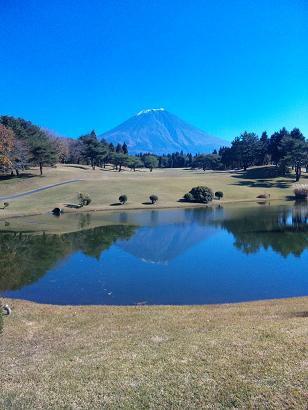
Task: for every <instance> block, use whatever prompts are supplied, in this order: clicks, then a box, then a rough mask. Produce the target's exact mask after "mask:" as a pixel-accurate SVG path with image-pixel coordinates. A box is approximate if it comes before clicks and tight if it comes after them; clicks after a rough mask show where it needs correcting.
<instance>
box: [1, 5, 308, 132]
mask: <svg viewBox="0 0 308 410" xmlns="http://www.w3.org/2000/svg"><path fill="white" fill-rule="evenodd" d="M0 21H1V25H0V49H1V56H0V113H1V114H10V115H14V116H20V117H24V118H26V119H29V120H31V121H33V122H34V123H37V124H39V125H41V126H44V127H47V128H49V129H51V130H54V131H56V132H57V133H59V134H62V135H66V136H72V137H77V136H78V135H80V134H82V133H84V132H86V131H88V130H91V129H95V130H96V131H97V133H101V132H103V131H107V130H109V129H110V128H112V127H114V126H116V125H118V124H119V123H120V122H122V121H124V120H125V119H127V118H128V117H130V116H131V115H133V114H134V113H136V112H137V111H140V110H141V109H144V108H157V107H164V108H166V109H167V110H169V111H170V112H172V113H174V114H176V115H178V116H179V117H181V118H183V119H184V120H186V121H188V122H190V123H191V124H193V125H196V126H198V127H199V128H201V129H203V130H205V131H207V132H209V133H211V134H213V135H216V136H220V137H223V138H227V139H231V138H233V137H235V136H236V135H238V134H239V133H240V132H242V131H244V130H249V131H250V130H251V131H256V132H258V133H260V132H261V131H262V130H264V129H266V130H268V131H269V132H272V131H274V130H275V129H278V128H280V127H282V126H286V127H288V128H291V127H295V126H298V127H300V128H301V129H302V131H303V132H304V133H305V135H306V137H308V1H307V0H254V1H251V0H229V1H228V0H70V1H69V0H52V1H49V0H0Z"/></svg>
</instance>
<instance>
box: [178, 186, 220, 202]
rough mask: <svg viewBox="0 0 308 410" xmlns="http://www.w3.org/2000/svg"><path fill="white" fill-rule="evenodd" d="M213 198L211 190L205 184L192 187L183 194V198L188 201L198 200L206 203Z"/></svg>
mask: <svg viewBox="0 0 308 410" xmlns="http://www.w3.org/2000/svg"><path fill="white" fill-rule="evenodd" d="M213 198H214V194H213V191H212V190H211V189H210V188H208V187H207V186H197V187H194V188H192V189H191V190H190V191H189V192H188V193H187V194H185V195H184V199H186V201H188V202H199V203H202V204H207V203H208V202H211V201H212V200H213Z"/></svg>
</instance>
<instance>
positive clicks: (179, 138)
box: [101, 108, 229, 154]
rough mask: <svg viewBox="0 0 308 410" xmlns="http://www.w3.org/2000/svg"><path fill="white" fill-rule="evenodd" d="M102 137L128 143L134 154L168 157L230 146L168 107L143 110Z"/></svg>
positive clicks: (110, 140) (114, 141) (115, 142)
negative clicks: (168, 109) (142, 153)
mask: <svg viewBox="0 0 308 410" xmlns="http://www.w3.org/2000/svg"><path fill="white" fill-rule="evenodd" d="M101 137H104V138H105V139H106V140H107V142H108V143H110V142H112V143H113V144H114V145H117V144H118V143H119V144H123V143H124V142H126V144H127V146H128V151H129V153H130V154H138V153H140V152H151V153H153V154H168V153H171V152H176V151H178V152H180V151H183V152H186V153H187V152H191V153H192V154H195V153H206V152H212V151H213V149H219V148H220V147H221V146H223V145H229V143H228V142H227V141H224V140H221V139H220V138H216V137H213V136H211V135H209V134H207V133H206V132H204V131H201V130H200V129H198V128H196V127H194V126H192V125H190V124H188V123H186V122H185V121H183V120H181V119H180V118H178V117H177V116H175V115H174V114H171V113H170V112H168V111H166V110H165V109H164V108H151V109H145V110H142V111H140V112H139V113H138V114H136V115H134V116H133V117H131V118H129V119H128V120H126V121H125V122H123V123H122V124H120V125H118V126H117V127H116V128H114V129H112V130H110V131H108V132H106V133H104V134H103V135H101Z"/></svg>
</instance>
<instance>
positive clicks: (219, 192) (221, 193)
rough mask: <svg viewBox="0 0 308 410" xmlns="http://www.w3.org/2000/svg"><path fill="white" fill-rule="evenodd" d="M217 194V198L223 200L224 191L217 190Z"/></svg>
mask: <svg viewBox="0 0 308 410" xmlns="http://www.w3.org/2000/svg"><path fill="white" fill-rule="evenodd" d="M215 196H216V198H217V199H219V200H221V198H223V196H224V193H223V192H222V191H217V192H215Z"/></svg>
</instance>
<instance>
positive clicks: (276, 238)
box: [216, 202, 308, 257]
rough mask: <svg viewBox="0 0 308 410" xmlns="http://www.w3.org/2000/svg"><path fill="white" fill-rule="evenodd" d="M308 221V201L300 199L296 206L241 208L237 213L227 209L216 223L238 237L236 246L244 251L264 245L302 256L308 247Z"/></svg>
mask: <svg viewBox="0 0 308 410" xmlns="http://www.w3.org/2000/svg"><path fill="white" fill-rule="evenodd" d="M307 222H308V207H307V203H306V202H305V203H302V202H301V203H300V202H299V203H295V204H294V206H293V207H285V206H280V207H271V206H267V207H266V208H265V207H262V208H260V209H258V208H248V209H247V210H245V209H242V210H241V213H240V214H236V215H235V216H232V213H230V214H228V212H227V213H225V215H224V218H223V219H221V220H219V221H218V222H216V223H218V224H219V226H221V227H223V228H224V229H226V230H227V231H228V232H229V233H231V234H232V235H233V236H234V237H235V242H234V246H235V247H236V248H237V249H239V250H241V251H242V252H244V253H245V254H250V253H256V252H257V251H258V250H259V249H260V248H261V247H263V248H264V249H268V248H272V249H273V250H274V251H275V252H276V253H279V254H280V255H282V256H284V257H286V256H288V255H290V254H292V255H294V256H300V255H301V254H302V252H303V251H304V250H305V249H306V248H308V224H307Z"/></svg>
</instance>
